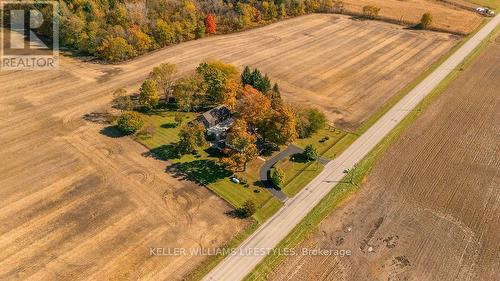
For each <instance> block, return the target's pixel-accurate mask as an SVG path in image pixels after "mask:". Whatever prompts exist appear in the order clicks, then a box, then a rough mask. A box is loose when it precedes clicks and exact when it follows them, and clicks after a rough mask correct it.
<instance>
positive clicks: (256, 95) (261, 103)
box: [236, 85, 271, 131]
mask: <svg viewBox="0 0 500 281" xmlns="http://www.w3.org/2000/svg"><path fill="white" fill-rule="evenodd" d="M270 111H271V100H270V99H269V98H268V97H266V96H265V95H264V94H262V93H261V92H259V91H258V90H256V89H254V88H253V87H252V86H250V85H245V87H244V88H243V90H242V91H241V97H240V99H239V100H238V102H237V103H236V112H237V115H238V117H240V118H242V119H243V120H245V121H246V122H247V123H248V126H249V127H250V131H254V129H255V126H256V125H257V124H258V123H259V122H261V121H262V120H263V119H264V118H265V117H266V116H267V115H268V113H269V112H270Z"/></svg>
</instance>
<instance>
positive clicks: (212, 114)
mask: <svg viewBox="0 0 500 281" xmlns="http://www.w3.org/2000/svg"><path fill="white" fill-rule="evenodd" d="M229 117H231V112H230V111H229V109H228V108H227V107H226V106H224V105H220V106H217V107H215V108H213V109H211V110H209V111H207V112H205V113H203V114H201V115H200V116H199V117H198V118H200V119H201V121H202V122H203V123H204V124H205V126H206V127H212V126H215V125H217V124H219V123H220V122H222V121H224V120H226V119H228V118H229Z"/></svg>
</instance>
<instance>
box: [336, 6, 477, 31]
mask: <svg viewBox="0 0 500 281" xmlns="http://www.w3.org/2000/svg"><path fill="white" fill-rule="evenodd" d="M344 4H345V9H346V10H347V11H348V12H354V13H357V14H362V12H363V7H364V6H367V5H373V6H376V7H379V8H380V12H379V16H380V17H382V18H386V19H388V20H391V21H394V22H398V23H402V24H413V25H414V24H417V23H419V22H420V18H421V17H422V15H423V14H424V13H427V12H429V13H431V14H432V15H433V23H432V27H431V28H433V29H436V30H442V31H448V32H452V33H458V34H469V33H471V32H472V31H474V30H475V29H476V28H477V27H478V26H479V25H480V24H481V21H482V17H481V16H480V15H479V14H477V13H474V12H473V11H471V10H468V9H466V8H465V7H463V6H458V5H453V4H451V3H450V4H447V3H445V2H439V1H435V0H403V1H402V0H344Z"/></svg>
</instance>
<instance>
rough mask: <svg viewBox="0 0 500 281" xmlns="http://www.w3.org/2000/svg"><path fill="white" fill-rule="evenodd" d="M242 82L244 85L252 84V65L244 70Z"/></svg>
mask: <svg viewBox="0 0 500 281" xmlns="http://www.w3.org/2000/svg"><path fill="white" fill-rule="evenodd" d="M241 83H242V84H243V85H251V84H252V72H251V71H250V67H248V65H247V66H245V69H243V72H242V73H241Z"/></svg>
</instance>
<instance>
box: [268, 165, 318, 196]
mask: <svg viewBox="0 0 500 281" xmlns="http://www.w3.org/2000/svg"><path fill="white" fill-rule="evenodd" d="M275 167H278V168H280V169H281V170H282V171H283V172H284V173H285V183H284V186H283V188H282V189H281V190H282V191H283V192H284V193H285V194H286V195H287V196H288V197H293V196H295V195H296V194H297V193H299V191H300V190H302V188H304V187H305V186H306V185H307V184H308V183H309V182H310V181H311V180H312V179H314V178H315V177H316V176H317V175H319V173H321V171H323V168H324V167H323V165H321V163H319V162H317V161H312V162H300V161H293V160H292V157H290V158H287V159H283V160H281V161H279V162H278V163H276V164H275Z"/></svg>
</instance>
